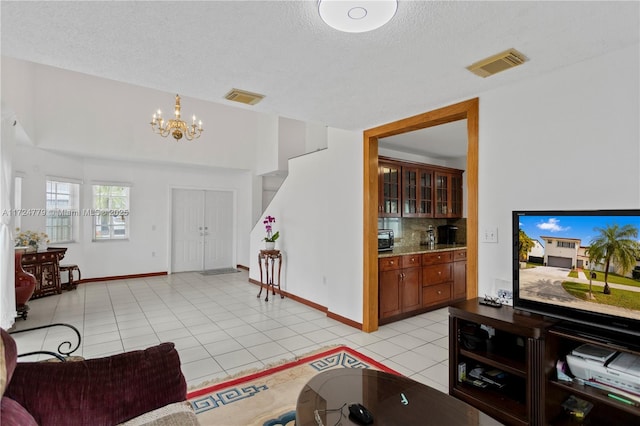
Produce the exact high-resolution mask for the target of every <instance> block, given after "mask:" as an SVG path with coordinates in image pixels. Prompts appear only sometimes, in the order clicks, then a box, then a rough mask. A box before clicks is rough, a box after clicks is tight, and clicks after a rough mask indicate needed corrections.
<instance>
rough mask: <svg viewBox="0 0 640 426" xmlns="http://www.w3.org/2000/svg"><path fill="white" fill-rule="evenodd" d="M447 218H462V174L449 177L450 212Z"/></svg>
mask: <svg viewBox="0 0 640 426" xmlns="http://www.w3.org/2000/svg"><path fill="white" fill-rule="evenodd" d="M449 217H462V174H461V173H460V174H452V175H451V210H450V211H449Z"/></svg>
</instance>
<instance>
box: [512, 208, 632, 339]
mask: <svg viewBox="0 0 640 426" xmlns="http://www.w3.org/2000/svg"><path fill="white" fill-rule="evenodd" d="M523 234H524V235H523ZM639 247H640V210H587V211H585V210H580V211H577V210H574V211H570V210H558V211H530V210H522V211H513V306H514V308H515V309H519V310H524V311H529V312H535V313H539V314H542V315H546V316H549V317H554V318H559V319H562V320H568V321H570V323H569V324H576V325H577V326H578V327H579V326H580V325H585V326H586V327H580V328H582V329H587V330H590V329H593V327H594V326H595V327H598V329H599V331H607V330H610V331H613V332H616V333H614V334H616V335H619V332H622V333H625V334H631V335H637V336H640V251H639ZM607 260H608V261H607ZM605 270H607V271H608V273H607V274H606V275H607V283H606V285H605V282H604V281H603V280H604V277H605ZM634 271H635V272H634ZM605 287H606V289H605ZM607 291H608V294H606V293H607ZM633 340H636V341H637V339H635V337H634V339H633Z"/></svg>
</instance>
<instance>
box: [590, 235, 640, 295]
mask: <svg viewBox="0 0 640 426" xmlns="http://www.w3.org/2000/svg"><path fill="white" fill-rule="evenodd" d="M594 231H597V232H599V233H600V235H598V236H597V237H595V238H594V239H593V240H591V244H590V245H589V248H588V249H587V250H588V255H589V258H590V259H597V260H600V259H601V260H603V261H604V263H605V265H604V294H610V293H611V289H610V288H609V283H608V279H609V266H610V265H611V261H613V262H614V263H615V264H616V265H617V266H618V267H619V268H620V271H621V272H622V274H625V273H627V272H628V271H630V270H631V269H632V268H633V267H634V266H635V264H636V258H637V257H638V252H639V250H640V246H639V244H638V228H636V227H635V226H633V225H624V226H619V225H618V224H613V225H607V226H606V227H605V228H594Z"/></svg>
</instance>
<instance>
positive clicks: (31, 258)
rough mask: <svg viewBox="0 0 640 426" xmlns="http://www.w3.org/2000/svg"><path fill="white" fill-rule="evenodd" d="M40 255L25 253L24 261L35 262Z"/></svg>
mask: <svg viewBox="0 0 640 426" xmlns="http://www.w3.org/2000/svg"><path fill="white" fill-rule="evenodd" d="M37 258H38V257H37V256H36V255H35V254H23V255H22V263H33V262H35V261H36V259H37Z"/></svg>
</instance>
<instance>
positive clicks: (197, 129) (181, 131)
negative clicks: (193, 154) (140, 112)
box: [151, 95, 203, 141]
mask: <svg viewBox="0 0 640 426" xmlns="http://www.w3.org/2000/svg"><path fill="white" fill-rule="evenodd" d="M174 114H175V118H171V119H169V120H166V121H165V119H164V118H162V112H161V111H160V110H158V112H157V113H155V114H153V119H152V120H151V130H153V132H154V133H157V134H159V135H160V136H162V137H163V138H166V137H167V136H169V135H171V136H173V138H174V139H175V140H176V141H179V140H180V139H182V136H184V137H185V138H187V140H192V139H196V138H199V137H200V135H201V134H202V130H203V129H202V120H200V121H198V124H196V116H195V115H194V116H193V119H192V121H191V124H187V123H185V122H184V121H182V120H181V119H180V96H178V95H176V107H175V112H174Z"/></svg>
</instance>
